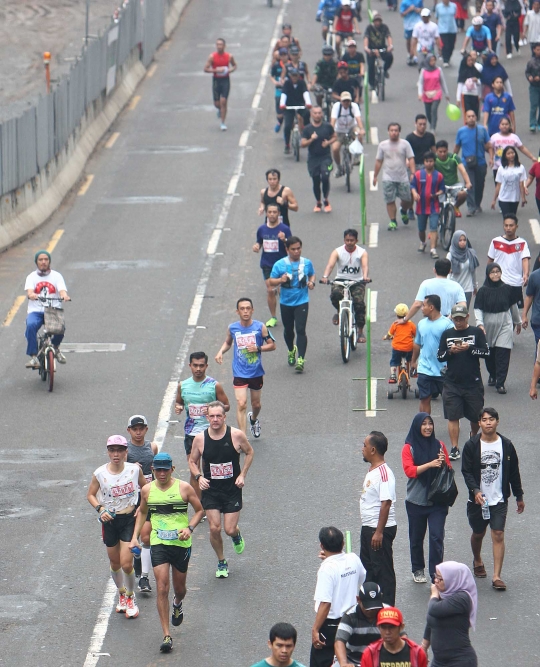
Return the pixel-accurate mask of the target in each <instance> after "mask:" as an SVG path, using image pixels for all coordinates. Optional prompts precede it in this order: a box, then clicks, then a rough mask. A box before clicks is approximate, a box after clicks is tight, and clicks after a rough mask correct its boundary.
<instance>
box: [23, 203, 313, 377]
mask: <svg viewBox="0 0 540 667" xmlns="http://www.w3.org/2000/svg"><path fill="white" fill-rule="evenodd" d="M319 210H320V209H319ZM25 366H26V368H39V359H38V358H37V357H30V359H29V360H28V361H27V362H26V364H25Z"/></svg>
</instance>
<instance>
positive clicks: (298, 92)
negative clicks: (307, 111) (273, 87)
mask: <svg viewBox="0 0 540 667" xmlns="http://www.w3.org/2000/svg"><path fill="white" fill-rule="evenodd" d="M306 90H307V87H306V82H305V81H302V79H298V83H297V84H296V86H295V85H294V84H293V82H292V81H291V80H290V79H285V83H284V84H283V88H282V89H281V92H282V94H284V95H287V100H286V105H287V106H288V107H303V106H305V104H306V101H305V100H304V93H305V92H306Z"/></svg>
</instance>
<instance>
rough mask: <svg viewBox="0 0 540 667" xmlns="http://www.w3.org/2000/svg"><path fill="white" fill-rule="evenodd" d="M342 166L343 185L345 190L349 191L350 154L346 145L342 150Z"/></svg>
mask: <svg viewBox="0 0 540 667" xmlns="http://www.w3.org/2000/svg"><path fill="white" fill-rule="evenodd" d="M343 166H344V168H345V185H346V186H347V192H350V191H351V154H350V153H349V148H348V147H347V146H346V147H345V148H344V150H343Z"/></svg>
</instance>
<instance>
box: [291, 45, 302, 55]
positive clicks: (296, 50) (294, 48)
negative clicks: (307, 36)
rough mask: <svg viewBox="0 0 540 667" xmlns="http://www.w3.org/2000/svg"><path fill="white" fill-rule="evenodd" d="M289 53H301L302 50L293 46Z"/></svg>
mask: <svg viewBox="0 0 540 667" xmlns="http://www.w3.org/2000/svg"><path fill="white" fill-rule="evenodd" d="M289 53H300V49H299V48H298V47H297V46H296V44H293V45H292V46H291V48H290V49H289Z"/></svg>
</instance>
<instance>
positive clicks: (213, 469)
mask: <svg viewBox="0 0 540 667" xmlns="http://www.w3.org/2000/svg"><path fill="white" fill-rule="evenodd" d="M232 476H233V464H232V461H230V462H229V463H211V464H210V477H211V478H212V479H230V478H231V477H232Z"/></svg>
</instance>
